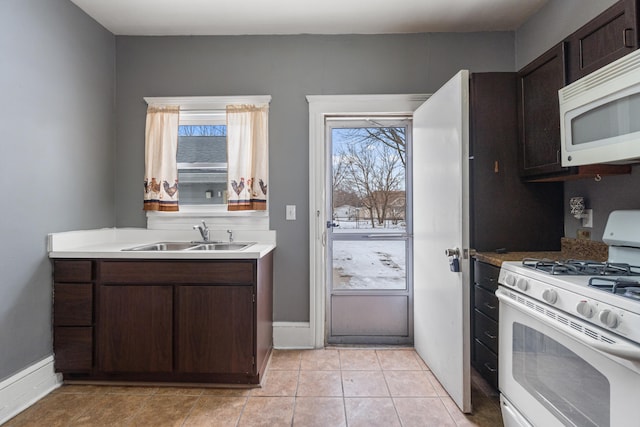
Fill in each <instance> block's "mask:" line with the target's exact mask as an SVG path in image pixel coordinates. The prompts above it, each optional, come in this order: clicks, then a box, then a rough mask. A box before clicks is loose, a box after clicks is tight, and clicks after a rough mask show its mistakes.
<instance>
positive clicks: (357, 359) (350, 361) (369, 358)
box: [340, 350, 381, 371]
mask: <svg viewBox="0 0 640 427" xmlns="http://www.w3.org/2000/svg"><path fill="white" fill-rule="evenodd" d="M340 369H342V370H343V371H375V370H379V369H381V368H380V363H379V362H378V357H377V356H376V352H375V350H340Z"/></svg>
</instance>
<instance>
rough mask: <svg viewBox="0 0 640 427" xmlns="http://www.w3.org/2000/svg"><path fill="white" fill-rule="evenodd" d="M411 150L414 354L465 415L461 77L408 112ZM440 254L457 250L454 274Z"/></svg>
mask: <svg viewBox="0 0 640 427" xmlns="http://www.w3.org/2000/svg"><path fill="white" fill-rule="evenodd" d="M413 150H414V157H413V162H414V163H413V165H414V166H413V188H414V192H413V193H414V205H413V209H414V213H413V218H414V338H415V348H416V351H417V352H418V354H420V356H421V357H422V358H423V359H424V361H425V362H426V363H427V364H428V365H429V367H430V368H431V370H432V371H433V373H434V374H435V376H436V377H437V378H438V380H440V382H441V383H442V385H443V387H444V388H445V389H446V390H447V392H448V393H449V395H450V396H451V398H452V399H453V400H454V401H455V402H456V404H457V405H458V406H459V407H460V409H461V410H462V411H464V412H470V411H471V380H470V343H469V339H470V338H469V337H470V331H469V329H470V327H469V316H470V315H469V259H468V256H467V255H468V248H469V162H468V160H469V72H468V71H466V70H463V71H460V72H459V73H458V74H456V75H455V76H454V77H453V78H452V79H451V80H449V81H448V82H447V83H446V84H445V85H444V86H442V88H440V89H439V90H438V91H437V92H436V93H435V94H434V95H432V96H431V97H430V98H429V99H428V100H427V101H426V102H425V103H424V104H422V105H421V106H420V107H419V108H418V109H417V110H416V111H415V113H414V115H413ZM447 249H458V250H459V251H460V257H459V261H458V262H459V270H460V271H459V272H452V271H451V269H450V263H449V261H450V258H449V257H447V255H445V250H447Z"/></svg>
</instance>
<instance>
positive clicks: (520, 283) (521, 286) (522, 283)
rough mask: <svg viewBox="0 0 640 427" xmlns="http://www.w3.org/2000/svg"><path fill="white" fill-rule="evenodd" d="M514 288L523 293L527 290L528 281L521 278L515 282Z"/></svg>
mask: <svg viewBox="0 0 640 427" xmlns="http://www.w3.org/2000/svg"><path fill="white" fill-rule="evenodd" d="M516 286H517V287H518V289H520V290H521V291H522V292H524V291H526V290H527V289H528V288H529V281H528V280H527V279H525V278H524V277H521V278H519V279H518V281H517V282H516Z"/></svg>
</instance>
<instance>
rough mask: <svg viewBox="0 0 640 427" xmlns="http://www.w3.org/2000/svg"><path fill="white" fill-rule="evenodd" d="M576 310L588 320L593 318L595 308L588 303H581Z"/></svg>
mask: <svg viewBox="0 0 640 427" xmlns="http://www.w3.org/2000/svg"><path fill="white" fill-rule="evenodd" d="M576 309H577V310H578V313H580V314H582V315H583V316H584V317H586V318H587V319H590V318H592V317H593V314H594V309H593V306H592V305H591V304H589V302H588V301H580V302H579V303H578V306H577V307H576Z"/></svg>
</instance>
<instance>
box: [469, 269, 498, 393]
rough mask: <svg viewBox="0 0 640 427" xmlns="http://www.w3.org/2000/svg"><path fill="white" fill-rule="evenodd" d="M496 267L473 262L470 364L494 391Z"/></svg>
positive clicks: (495, 386) (496, 335)
mask: <svg viewBox="0 0 640 427" xmlns="http://www.w3.org/2000/svg"><path fill="white" fill-rule="evenodd" d="M499 274H500V268H499V267H496V266H493V265H490V264H487V263H484V262H480V261H477V260H476V261H475V262H474V268H473V276H474V280H473V282H474V283H473V287H472V289H473V299H472V307H471V319H472V323H473V329H472V331H473V333H472V337H471V341H472V342H471V348H472V352H471V354H472V356H471V363H472V365H473V367H474V368H476V371H478V373H479V374H480V375H481V376H482V377H483V378H484V379H485V380H487V382H488V383H489V384H490V385H491V386H492V387H493V388H495V389H496V390H497V389H498V321H499V308H498V298H497V297H496V295H495V291H496V290H497V289H498V276H499Z"/></svg>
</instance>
